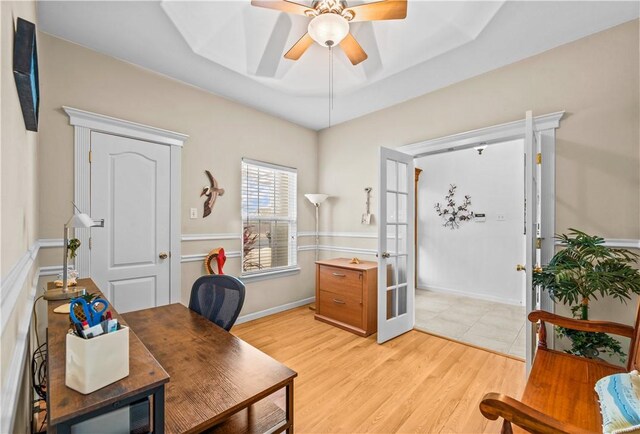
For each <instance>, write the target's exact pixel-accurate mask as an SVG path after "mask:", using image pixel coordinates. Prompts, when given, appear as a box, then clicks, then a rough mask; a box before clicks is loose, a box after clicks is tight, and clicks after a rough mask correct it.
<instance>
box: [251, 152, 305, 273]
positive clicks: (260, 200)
mask: <svg viewBox="0 0 640 434" xmlns="http://www.w3.org/2000/svg"><path fill="white" fill-rule="evenodd" d="M296 199H297V171H296V169H292V168H289V167H284V166H278V165H275V164H270V163H264V162H260V161H254V160H248V159H246V158H245V159H243V160H242V222H243V237H242V238H243V248H242V272H243V274H253V273H260V272H264V271H272V270H274V269H281V268H290V267H291V268H292V267H296V266H297V254H296V253H297V242H296V238H297V237H296V234H297V227H296V219H297V208H296V206H297V205H296Z"/></svg>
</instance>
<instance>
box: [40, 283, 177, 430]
mask: <svg viewBox="0 0 640 434" xmlns="http://www.w3.org/2000/svg"><path fill="white" fill-rule="evenodd" d="M78 285H80V286H84V287H86V288H87V292H90V293H98V294H100V296H102V293H101V292H100V290H99V289H98V287H97V286H96V285H95V283H94V282H93V281H92V280H91V279H79V280H78ZM65 303H69V300H66V301H65V300H60V301H49V302H48V307H47V315H48V318H47V319H48V324H47V349H48V356H47V363H48V366H47V367H48V370H47V377H48V378H47V412H48V413H47V419H48V422H47V424H48V428H47V431H48V432H58V433H65V432H70V427H71V425H73V424H74V423H78V422H81V421H83V420H86V419H89V418H91V417H95V416H98V415H100V414H103V413H106V412H108V411H113V410H115V409H117V408H120V407H122V406H125V405H128V404H129V403H131V402H132V401H135V400H136V399H139V398H142V397H144V396H153V410H154V412H153V417H154V419H153V421H154V432H156V433H162V432H163V429H164V424H163V423H162V417H163V415H164V414H163V406H164V399H163V396H162V395H163V391H164V385H165V383H167V382H168V381H169V375H168V374H167V372H166V371H165V370H164V369H163V367H162V366H161V365H160V364H159V363H158V361H157V360H156V359H155V358H154V357H153V356H152V355H151V353H150V352H149V350H147V348H146V347H145V346H144V345H143V344H142V342H140V339H138V337H137V336H136V334H135V333H131V330H130V333H129V376H127V377H125V378H123V379H122V380H119V381H116V382H115V383H112V384H110V385H108V386H105V387H103V388H102V389H99V390H96V391H95V392H93V393H89V394H87V395H83V394H82V393H80V392H76V391H75V390H73V389H70V388H68V387H67V386H66V385H65V369H66V347H67V343H66V335H67V332H68V331H69V328H70V320H69V315H68V314H59V313H54V312H53V310H54V309H55V308H56V307H58V306H60V305H63V304H65ZM109 309H110V310H111V312H112V314H113V316H114V318H119V319H120V318H121V316H120V315H118V312H116V310H115V309H113V307H112V306H110V307H109Z"/></svg>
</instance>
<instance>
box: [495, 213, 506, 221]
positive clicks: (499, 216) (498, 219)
mask: <svg viewBox="0 0 640 434" xmlns="http://www.w3.org/2000/svg"><path fill="white" fill-rule="evenodd" d="M496 220H497V221H499V222H503V221H505V220H506V217H505V215H504V214H497V215H496Z"/></svg>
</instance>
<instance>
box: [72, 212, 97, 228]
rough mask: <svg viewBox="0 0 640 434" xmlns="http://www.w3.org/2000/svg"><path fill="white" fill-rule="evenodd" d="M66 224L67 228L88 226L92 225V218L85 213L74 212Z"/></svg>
mask: <svg viewBox="0 0 640 434" xmlns="http://www.w3.org/2000/svg"><path fill="white" fill-rule="evenodd" d="M66 226H67V227H68V228H90V227H91V226H93V219H92V218H91V217H89V216H88V215H87V214H85V213H78V214H74V215H73V216H71V218H70V219H69V221H68V222H67V225H66Z"/></svg>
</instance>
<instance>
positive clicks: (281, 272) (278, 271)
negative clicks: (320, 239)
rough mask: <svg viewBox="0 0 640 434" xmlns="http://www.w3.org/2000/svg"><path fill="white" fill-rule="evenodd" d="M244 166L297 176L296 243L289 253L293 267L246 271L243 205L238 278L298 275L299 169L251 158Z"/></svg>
mask: <svg viewBox="0 0 640 434" xmlns="http://www.w3.org/2000/svg"><path fill="white" fill-rule="evenodd" d="M242 164H250V165H254V166H260V167H264V168H267V169H273V170H279V171H281V172H290V173H293V174H295V176H296V182H295V187H296V194H295V195H294V198H295V201H296V202H295V210H296V212H295V215H294V219H293V222H294V224H293V225H294V230H293V231H292V232H291V234H293V237H294V240H295V243H294V246H293V247H292V248H290V249H289V251H288V255H289V262H292V261H291V260H292V259H293V261H294V263H293V264H292V265H288V266H284V267H272V268H267V269H265V270H257V271H249V272H246V271H244V244H243V243H244V239H243V235H242V234H243V233H244V225H245V214H244V210H243V209H242V205H241V209H240V213H241V220H242V226H241V232H240V243H241V249H240V276H238V278H239V279H240V280H242V281H248V282H250V281H259V280H264V279H272V278H278V277H284V276H286V275H291V274H297V273H299V272H300V270H301V268H300V265H299V264H298V247H299V246H298V233H297V228H298V211H297V210H298V195H297V193H298V191H297V190H298V185H297V182H298V180H297V177H298V169H296V168H294V167H289V166H283V165H279V164H274V163H268V162H265V161H260V160H252V159H250V158H244V157H243V158H242V161H241V165H242ZM242 184H243V182H242V181H241V186H240V190H241V191H240V203H242V194H243V192H242ZM258 220H260V219H258ZM264 220H268V221H273V220H282V221H289V222H290V221H291V219H283V218H278V217H273V218H265V219H264Z"/></svg>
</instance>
